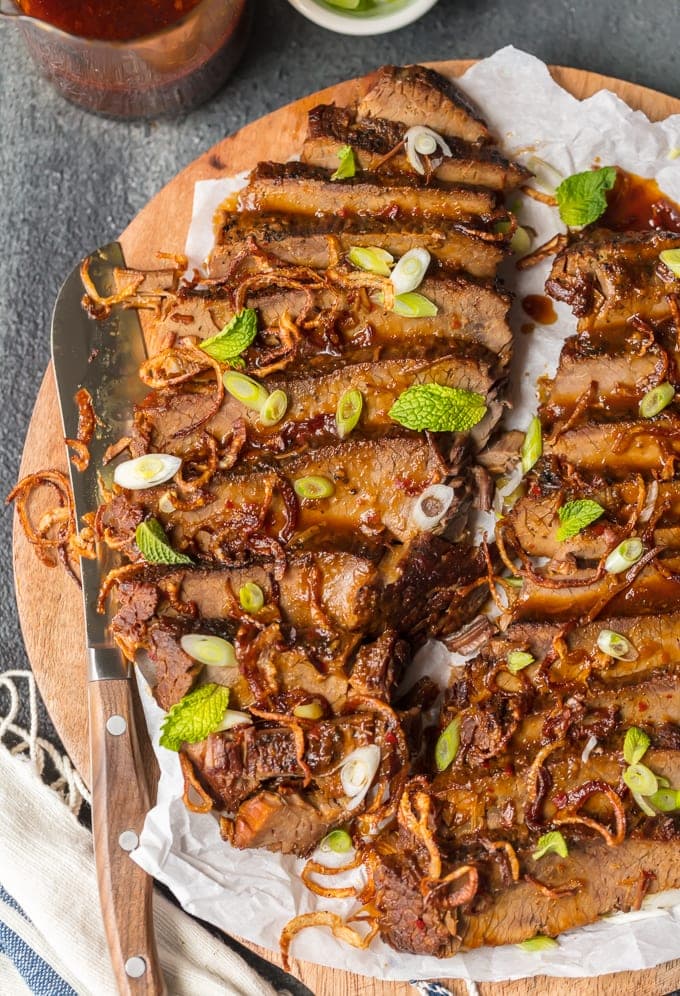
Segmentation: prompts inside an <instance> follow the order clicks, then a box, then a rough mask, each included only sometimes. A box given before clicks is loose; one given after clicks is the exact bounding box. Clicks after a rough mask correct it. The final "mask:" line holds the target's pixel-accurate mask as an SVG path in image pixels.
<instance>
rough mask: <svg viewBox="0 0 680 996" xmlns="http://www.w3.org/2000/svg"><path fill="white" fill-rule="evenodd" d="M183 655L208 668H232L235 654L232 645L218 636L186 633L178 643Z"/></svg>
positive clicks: (234, 662) (234, 663)
mask: <svg viewBox="0 0 680 996" xmlns="http://www.w3.org/2000/svg"><path fill="white" fill-rule="evenodd" d="M179 642H180V646H181V648H182V650H183V651H184V653H185V654H188V655H189V657H193V659H194V660H195V661H198V662H199V663H200V664H206V665H207V666H208V667H234V666H235V665H236V653H235V652H234V647H233V644H231V643H229V641H228V640H223V639H222V638H221V637H220V636H208V635H207V634H204V633H187V634H186V636H183V637H182V639H181V640H180V641H179Z"/></svg>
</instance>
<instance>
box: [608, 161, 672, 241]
mask: <svg viewBox="0 0 680 996" xmlns="http://www.w3.org/2000/svg"><path fill="white" fill-rule="evenodd" d="M607 205H608V206H607V210H606V211H605V213H604V214H603V215H602V217H601V218H599V219H598V221H597V227H598V228H609V229H611V230H612V231H615V232H625V231H634V232H646V231H649V229H650V228H652V229H653V228H656V229H659V230H660V231H664V232H678V233H680V205H678V204H676V203H675V201H672V200H671V199H670V197H666V195H665V194H664V192H663V191H662V190H661V188H660V187H659V184H658V183H657V182H656V180H646V179H645V178H644V177H642V176H636V174H635V173H627V172H626V171H625V170H622V169H619V170H617V178H616V183H615V184H614V189H613V190H612V191H611V192H610V193H609V194H608V195H607Z"/></svg>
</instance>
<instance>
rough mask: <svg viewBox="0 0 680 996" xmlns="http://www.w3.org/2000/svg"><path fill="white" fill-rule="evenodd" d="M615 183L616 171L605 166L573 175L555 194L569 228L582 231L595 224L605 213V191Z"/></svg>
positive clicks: (561, 214)
mask: <svg viewBox="0 0 680 996" xmlns="http://www.w3.org/2000/svg"><path fill="white" fill-rule="evenodd" d="M615 183H616V169H615V167H614V166H605V167H604V168H603V169H591V170H587V171H586V172H585V173H574V175H573V176H568V177H567V178H566V180H563V181H562V183H561V184H560V185H559V187H558V188H557V190H556V191H555V196H556V198H557V204H558V207H559V209H560V218H561V219H562V221H563V222H564V223H565V225H568V226H569V227H570V228H583V226H584V225H590V224H591V223H592V222H593V221H597V219H598V218H599V217H600V215H602V214H604V212H605V211H606V210H607V198H606V196H605V192H606V191H607V190H611V189H612V187H613V186H614V184H615Z"/></svg>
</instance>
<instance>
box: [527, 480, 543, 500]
mask: <svg viewBox="0 0 680 996" xmlns="http://www.w3.org/2000/svg"><path fill="white" fill-rule="evenodd" d="M540 493H541V488H540V485H539V484H538V482H535V483H534V484H532V485H531V487H530V488H529V497H530V498H538V496H539V495H540Z"/></svg>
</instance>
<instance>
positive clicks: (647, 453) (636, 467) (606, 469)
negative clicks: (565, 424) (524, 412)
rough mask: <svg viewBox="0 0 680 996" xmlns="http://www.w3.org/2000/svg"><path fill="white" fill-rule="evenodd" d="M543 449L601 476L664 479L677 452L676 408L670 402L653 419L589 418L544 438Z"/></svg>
mask: <svg viewBox="0 0 680 996" xmlns="http://www.w3.org/2000/svg"><path fill="white" fill-rule="evenodd" d="M544 452H545V453H546V454H548V455H552V456H555V457H558V458H559V459H562V460H565V461H568V462H569V463H570V464H572V465H573V466H575V467H576V468H577V469H578V470H579V471H580V472H584V471H585V472H586V473H588V474H597V475H599V476H601V477H603V478H605V479H611V480H618V481H620V480H622V479H623V478H625V477H628V476H629V475H632V474H641V475H642V476H643V477H644V478H645V479H649V478H650V477H652V476H657V475H660V476H661V479H662V480H667V479H669V478H670V477H672V476H673V475H674V473H675V469H674V468H675V461H676V460H677V458H678V455H680V419H679V418H678V414H677V408H676V406H675V405H671V406H669V407H668V408H666V409H665V410H664V411H663V412H662V413H661V414H660V415H658V416H657V417H656V418H654V419H641V420H636V421H633V420H629V419H622V420H620V421H617V422H603V423H600V422H590V423H587V424H585V425H582V426H578V427H576V428H574V429H568V430H567V431H566V432H564V433H562V435H560V436H559V437H558V439H557V440H555V441H554V442H553V441H550V440H547V441H546V442H545V446H544Z"/></svg>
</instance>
